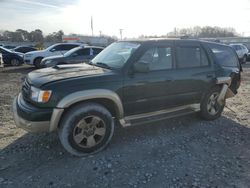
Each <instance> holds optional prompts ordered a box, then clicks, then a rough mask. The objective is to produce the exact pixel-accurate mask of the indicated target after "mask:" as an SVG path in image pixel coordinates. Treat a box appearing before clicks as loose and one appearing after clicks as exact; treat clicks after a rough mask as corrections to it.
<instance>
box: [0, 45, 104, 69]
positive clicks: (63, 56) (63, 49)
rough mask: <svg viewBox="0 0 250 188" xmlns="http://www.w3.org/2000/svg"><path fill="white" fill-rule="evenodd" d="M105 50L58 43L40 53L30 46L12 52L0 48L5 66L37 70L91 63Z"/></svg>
mask: <svg viewBox="0 0 250 188" xmlns="http://www.w3.org/2000/svg"><path fill="white" fill-rule="evenodd" d="M103 49H104V48H103V47H98V46H87V44H82V43H58V44H54V45H52V46H49V47H48V48H46V49H44V50H39V51H37V50H36V49H35V48H33V47H29V46H19V47H16V48H14V49H12V50H9V49H7V48H4V47H3V46H0V53H1V54H2V56H3V62H4V64H5V65H12V66H18V65H21V64H23V63H26V64H28V65H33V66H35V67H36V68H44V67H50V66H55V65H58V64H74V63H82V62H89V61H90V60H91V59H93V58H94V57H95V56H96V55H97V54H98V53H100V52H101V51H102V50H103Z"/></svg>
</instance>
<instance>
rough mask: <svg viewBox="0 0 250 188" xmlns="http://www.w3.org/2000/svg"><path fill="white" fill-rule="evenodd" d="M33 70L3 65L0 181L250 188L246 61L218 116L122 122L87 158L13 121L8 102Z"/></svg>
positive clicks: (15, 184) (11, 183)
mask: <svg viewBox="0 0 250 188" xmlns="http://www.w3.org/2000/svg"><path fill="white" fill-rule="evenodd" d="M31 70H32V69H31V68H28V67H25V66H23V67H18V68H11V67H9V68H6V69H4V70H3V71H1V70H0V83H1V86H0V150H1V151H0V187H32V188H33V187H227V188H228V187H242V188H244V187H250V116H249V112H250V64H248V65H245V66H244V73H243V82H242V85H241V88H240V90H239V94H238V95H237V96H236V97H235V98H232V99H229V100H228V101H227V106H228V107H229V108H230V110H229V109H227V108H226V109H225V111H224V113H223V116H222V117H221V118H219V119H217V120H215V121H212V122H208V121H203V120H201V119H199V118H198V117H197V116H196V115H189V116H185V117H180V118H175V119H170V120H166V121H161V122H157V123H154V124H148V125H141V126H137V127H129V128H125V129H121V128H119V129H117V130H116V131H115V135H114V137H113V140H112V142H111V144H110V145H109V147H108V148H107V149H106V150H105V151H102V152H100V153H98V154H96V155H93V156H89V157H85V158H76V157H72V156H70V155H69V154H68V153H66V152H65V151H64V149H63V148H62V146H61V145H60V143H59V140H58V138H57V135H56V134H30V133H27V132H25V131H23V130H21V129H18V128H16V127H15V125H14V122H13V119H12V114H11V103H12V100H13V98H14V96H15V95H16V94H17V93H18V92H19V91H20V86H21V78H22V77H23V76H24V75H25V74H26V73H27V72H29V71H31Z"/></svg>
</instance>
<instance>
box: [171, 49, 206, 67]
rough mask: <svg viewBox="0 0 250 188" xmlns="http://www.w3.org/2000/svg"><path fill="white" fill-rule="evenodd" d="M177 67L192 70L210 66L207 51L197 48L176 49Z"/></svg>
mask: <svg viewBox="0 0 250 188" xmlns="http://www.w3.org/2000/svg"><path fill="white" fill-rule="evenodd" d="M176 53H177V67H178V68H191V67H203V66H208V65H209V61H208V58H207V55H206V53H205V51H204V50H203V49H202V48H200V47H195V46H179V47H177V48H176Z"/></svg>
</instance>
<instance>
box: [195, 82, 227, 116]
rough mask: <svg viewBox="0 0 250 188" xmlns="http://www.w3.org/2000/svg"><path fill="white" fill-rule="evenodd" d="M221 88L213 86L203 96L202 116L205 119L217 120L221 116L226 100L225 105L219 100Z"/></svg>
mask: <svg viewBox="0 0 250 188" xmlns="http://www.w3.org/2000/svg"><path fill="white" fill-rule="evenodd" d="M220 90H221V88H220V87H219V86H218V87H214V88H211V89H210V90H209V91H208V92H207V93H206V94H205V95H204V97H203V98H202V100H201V104H200V116H201V118H203V119H205V120H215V119H217V118H219V117H220V116H221V113H222V112H223V109H224V106H225V101H224V102H223V105H220V104H219V103H218V102H217V98H218V96H219V93H220Z"/></svg>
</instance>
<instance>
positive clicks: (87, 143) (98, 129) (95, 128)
mask: <svg viewBox="0 0 250 188" xmlns="http://www.w3.org/2000/svg"><path fill="white" fill-rule="evenodd" d="M105 133H106V125H105V123H104V121H103V120H102V119H101V118H99V117H97V116H87V117H84V118H83V119H82V120H80V121H79V123H78V124H77V125H76V126H75V128H74V130H73V139H74V141H75V143H76V144H77V145H78V146H79V147H82V148H91V147H94V146H96V145H97V144H99V143H100V142H101V141H102V140H103V138H104V136H105Z"/></svg>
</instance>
